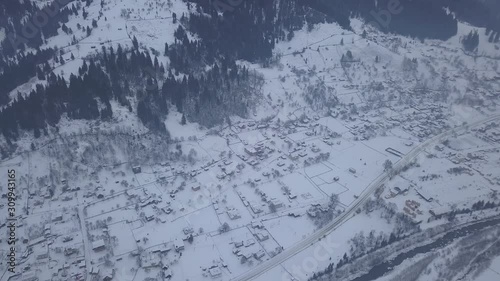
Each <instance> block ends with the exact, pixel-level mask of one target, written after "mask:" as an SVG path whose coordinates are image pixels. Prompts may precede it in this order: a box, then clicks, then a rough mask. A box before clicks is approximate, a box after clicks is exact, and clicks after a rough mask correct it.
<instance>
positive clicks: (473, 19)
mask: <svg viewBox="0 0 500 281" xmlns="http://www.w3.org/2000/svg"><path fill="white" fill-rule="evenodd" d="M441 1H442V5H443V6H444V7H449V8H450V11H452V12H454V13H455V15H456V17H457V19H459V20H461V21H466V22H469V23H470V24H472V25H474V26H477V27H486V28H488V29H490V30H492V31H493V33H494V34H500V16H499V15H500V1H498V0H471V1H454V0H441ZM494 36H496V35H494Z"/></svg>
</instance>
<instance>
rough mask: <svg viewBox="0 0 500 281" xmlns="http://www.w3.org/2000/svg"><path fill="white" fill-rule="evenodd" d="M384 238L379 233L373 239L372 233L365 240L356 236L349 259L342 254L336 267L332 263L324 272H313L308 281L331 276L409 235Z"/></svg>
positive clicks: (392, 235) (392, 234)
mask: <svg viewBox="0 0 500 281" xmlns="http://www.w3.org/2000/svg"><path fill="white" fill-rule="evenodd" d="M357 236H359V237H361V242H355V240H356V237H357ZM385 236H386V235H384V234H383V233H380V235H379V236H378V237H375V235H374V231H371V232H370V234H369V236H367V237H366V238H365V237H364V236H363V234H362V232H361V233H360V235H356V236H355V238H353V239H352V241H353V242H354V245H353V246H351V257H349V255H347V253H344V256H343V257H342V258H341V259H340V260H339V261H338V262H337V264H336V265H335V264H334V263H330V264H329V265H328V266H327V267H326V268H325V269H324V270H322V271H319V272H315V273H314V274H313V276H312V277H311V278H309V281H313V280H319V278H320V277H323V276H331V275H332V273H334V270H336V269H339V268H341V267H342V266H344V265H347V264H349V263H352V262H353V261H355V260H357V259H358V258H360V257H363V256H365V255H367V254H371V253H373V252H375V251H376V250H378V249H381V248H384V247H387V246H389V245H391V244H394V243H396V242H398V241H401V240H403V239H406V238H408V237H410V235H409V234H407V235H398V234H395V233H391V234H390V235H389V237H388V238H387V237H385ZM365 241H366V242H365ZM359 243H361V244H359ZM365 243H366V244H368V243H371V244H373V245H372V247H369V248H367V247H366V245H365ZM353 253H356V254H353Z"/></svg>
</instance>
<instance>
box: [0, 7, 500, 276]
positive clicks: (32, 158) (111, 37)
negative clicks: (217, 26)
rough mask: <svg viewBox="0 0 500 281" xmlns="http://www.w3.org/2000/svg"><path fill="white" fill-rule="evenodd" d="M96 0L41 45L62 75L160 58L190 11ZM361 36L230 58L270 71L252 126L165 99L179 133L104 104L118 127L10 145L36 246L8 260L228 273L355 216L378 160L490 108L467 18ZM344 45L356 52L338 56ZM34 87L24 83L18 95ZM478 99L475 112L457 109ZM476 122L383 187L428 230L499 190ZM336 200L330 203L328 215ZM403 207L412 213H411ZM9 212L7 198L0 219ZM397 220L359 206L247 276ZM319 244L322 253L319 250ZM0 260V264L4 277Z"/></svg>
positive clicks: (486, 134) (291, 271) (493, 85)
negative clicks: (424, 32) (55, 53)
mask: <svg viewBox="0 0 500 281" xmlns="http://www.w3.org/2000/svg"><path fill="white" fill-rule="evenodd" d="M103 3H104V6H103V7H102V8H101V5H100V3H98V1H94V3H92V4H91V6H90V7H88V8H87V11H88V13H89V15H88V18H87V19H86V20H84V19H83V18H80V17H74V16H73V17H71V18H70V21H69V23H68V24H67V25H68V27H70V28H71V29H72V30H73V31H74V35H75V38H76V39H77V41H78V42H77V43H74V42H72V38H71V37H70V36H68V35H66V34H64V33H63V32H62V31H61V32H59V33H60V35H58V36H55V37H52V38H50V39H49V40H48V42H47V44H46V46H51V47H54V46H58V47H59V48H61V49H63V50H64V52H65V54H64V55H63V57H64V58H65V59H66V60H69V61H67V62H66V63H65V64H64V65H57V64H56V63H55V62H52V61H51V66H53V67H54V72H56V73H58V74H62V75H64V76H65V77H66V78H68V77H69V76H70V74H71V73H76V72H77V70H78V67H79V66H80V65H81V63H82V61H83V60H84V59H85V58H86V57H88V56H90V55H92V54H95V53H96V52H97V51H99V50H100V49H101V48H102V47H109V46H113V48H115V49H116V48H117V47H118V44H120V45H122V46H131V45H132V41H131V38H133V37H134V36H136V37H137V39H138V41H139V42H140V45H141V48H144V49H148V50H155V51H157V52H159V54H160V56H159V60H160V62H161V63H164V64H165V65H166V64H168V58H166V57H165V56H163V55H162V53H163V48H164V44H165V43H169V44H170V43H172V42H173V41H174V37H173V32H174V30H175V29H176V28H177V26H178V25H179V24H180V23H179V22H177V23H173V21H172V13H173V12H174V11H175V13H176V14H177V15H181V14H182V13H187V12H188V8H187V6H186V4H185V2H183V1H180V0H175V1H174V0H172V1H165V2H164V1H136V0H111V1H104V2H103ZM92 19H96V20H97V23H98V28H96V29H94V30H93V32H92V34H91V35H90V36H88V37H87V36H86V34H85V32H83V31H82V30H79V29H78V27H77V25H80V26H87V25H91V22H92ZM353 29H354V31H353V32H350V31H345V30H342V29H341V28H340V27H339V26H338V25H336V24H319V25H316V26H315V27H314V28H313V29H312V30H311V31H307V30H306V28H305V29H304V30H302V31H299V32H296V33H295V36H294V38H293V39H292V40H291V41H289V42H280V43H278V44H277V45H276V48H275V50H274V53H275V54H279V55H280V56H281V59H280V60H279V62H278V63H277V64H275V65H272V66H270V67H268V68H264V67H262V66H261V65H257V64H251V63H248V62H245V61H240V62H239V63H240V64H242V65H247V66H248V67H249V68H250V69H251V70H255V71H257V72H258V73H260V74H262V75H263V77H264V80H265V84H264V89H263V92H264V97H265V98H264V100H262V101H261V103H260V104H259V106H258V107H257V109H256V112H255V114H252V116H251V117H250V118H248V119H247V120H242V119H241V118H236V117H234V118H233V117H231V120H232V126H226V127H224V126H225V125H224V126H218V127H216V128H212V129H207V128H203V127H201V126H199V125H198V124H194V123H189V122H188V123H187V124H185V125H181V118H182V114H180V113H178V112H177V111H175V110H174V109H172V110H171V112H170V113H169V115H168V117H167V120H166V121H165V125H166V128H167V130H168V131H169V132H170V134H171V137H172V139H173V140H175V143H174V144H173V145H167V144H166V142H165V141H164V140H161V139H157V138H156V137H155V136H150V135H149V134H148V131H147V129H146V128H145V127H144V126H143V125H142V124H141V122H140V121H139V120H138V119H137V117H135V115H133V114H130V113H129V112H128V110H127V109H125V108H123V107H121V106H120V105H118V104H117V103H116V102H113V103H112V106H113V113H114V114H113V122H109V123H100V122H88V121H75V120H69V119H67V118H63V120H62V121H61V123H60V128H61V130H60V131H59V132H58V136H57V137H55V138H53V139H50V138H49V137H42V138H40V139H34V138H33V137H32V136H26V137H24V138H23V140H22V141H21V142H20V143H19V149H18V150H19V151H24V152H23V153H20V154H18V155H17V156H15V157H14V158H11V159H8V160H6V161H3V162H2V163H0V172H1V173H2V174H4V175H5V174H7V169H16V173H17V182H18V186H19V187H18V190H17V192H18V194H17V196H18V198H19V199H18V201H17V204H18V207H17V213H18V216H19V217H18V224H19V226H18V228H17V235H18V237H19V239H20V240H21V241H23V240H24V239H27V240H28V242H27V243H23V244H19V245H20V246H19V249H17V252H18V256H19V258H18V259H19V261H22V263H25V264H30V265H31V268H30V269H25V273H23V274H25V275H28V273H27V272H35V273H37V274H38V275H39V280H50V278H52V277H54V278H56V279H57V280H64V278H65V277H67V278H68V279H66V280H72V279H69V278H70V276H71V277H72V278H75V280H82V279H78V278H79V277H77V275H78V274H80V275H81V276H84V275H86V274H87V275H88V274H90V272H87V270H86V269H93V270H95V271H97V269H100V272H101V273H100V274H101V276H102V275H103V274H104V273H105V272H108V271H110V270H111V269H115V271H114V280H120V281H127V280H145V279H146V278H148V277H149V278H153V279H155V280H162V279H161V278H163V277H165V276H167V275H169V274H171V275H172V280H233V278H235V277H237V276H239V275H241V274H243V273H245V272H246V271H248V270H251V268H252V267H254V266H255V265H257V264H261V263H265V262H266V261H268V260H270V259H271V258H272V257H273V256H275V255H279V254H280V252H281V251H283V250H285V249H288V248H291V247H293V245H295V244H296V243H298V242H300V241H301V240H303V239H305V237H307V236H309V235H310V234H312V233H314V232H315V231H317V228H318V221H321V220H331V219H332V218H329V219H328V218H326V219H325V218H324V216H325V215H324V214H328V213H329V212H330V211H331V212H332V213H334V214H336V215H338V214H339V213H341V212H344V211H346V210H350V207H351V206H353V205H354V203H355V202H356V200H357V199H358V197H359V196H360V195H361V194H362V193H363V192H364V191H365V189H366V188H367V187H368V186H369V185H370V183H372V182H373V181H374V180H375V179H376V178H377V177H379V176H380V175H381V174H382V173H384V170H387V169H386V167H385V163H386V162H387V161H390V163H391V164H394V165H395V164H396V163H398V161H400V160H401V159H402V158H403V157H404V156H405V155H407V154H408V153H409V152H410V151H411V150H412V149H413V148H414V147H416V146H417V145H419V144H420V143H422V142H424V141H425V140H426V139H428V138H430V137H431V136H433V135H436V134H438V133H442V132H443V131H446V130H449V129H450V128H452V127H454V126H455V125H461V124H462V123H463V122H464V121H465V122H470V121H471V120H478V119H481V118H485V117H487V116H493V115H495V114H498V113H499V110H498V108H497V104H498V94H499V93H500V82H499V79H498V78H496V80H495V79H493V77H500V74H499V72H498V60H494V59H489V58H486V57H481V56H479V57H477V58H475V59H474V58H472V57H470V56H467V55H465V54H464V53H463V52H462V51H461V50H460V47H461V44H460V42H459V38H460V36H462V35H464V34H467V33H468V32H469V31H470V30H471V27H470V26H468V25H465V24H460V26H459V34H458V35H457V36H456V37H453V38H451V39H450V40H448V41H446V42H437V41H433V40H429V41H426V42H420V41H416V40H413V39H411V38H405V37H401V36H396V35H391V34H382V33H379V32H378V31H375V30H373V29H371V28H369V27H367V26H364V25H363V23H362V22H360V21H359V20H353ZM365 29H366V30H369V32H368V36H367V37H366V38H363V37H362V36H361V34H362V31H363V30H365ZM479 31H480V32H479V33H480V34H482V35H481V39H480V40H481V42H485V41H487V37H485V36H484V30H483V29H479ZM2 36H3V33H2V31H1V30H0V40H1V38H2ZM189 36H190V38H196V36H195V35H194V34H189ZM341 40H342V41H343V44H341V43H340V42H341ZM480 46H481V47H480V49H479V51H478V53H479V54H480V55H487V56H497V55H498V50H496V49H495V48H494V44H480ZM347 51H350V52H352V55H353V58H354V62H350V63H349V65H343V64H342V63H341V62H340V60H341V57H342V55H344V54H346V53H347ZM71 54H73V55H74V56H75V59H74V60H72V61H71V60H70V59H69V58H70V56H71ZM405 58H411V59H413V58H415V59H417V60H418V62H419V63H418V66H417V67H415V68H411V67H410V69H408V66H407V65H405V63H407V62H405V61H406V60H405ZM38 82H40V81H38V80H37V78H33V79H32V80H30V81H29V82H28V83H27V84H25V85H22V86H20V87H18V88H17V89H15V90H14V91H12V93H11V98H15V97H17V93H18V92H27V91H28V89H32V88H33V87H34V86H35V83H38ZM421 88H426V89H427V91H424V92H422V91H421ZM312 89H315V90H317V91H320V92H321V93H322V95H321V97H322V98H320V99H319V100H314V101H312V102H307V100H309V101H310V100H311V99H314V98H312V92H314V91H313V90H312ZM495 95H496V96H495ZM471 97H481V98H482V99H483V101H484V105H483V106H481V107H474V106H468V105H466V104H465V103H462V104H456V105H453V106H451V105H450V104H451V103H458V101H460V100H466V99H467V98H471ZM334 100H335V103H336V104H337V105H336V106H330V103H331V102H332V101H334ZM337 101H338V103H337ZM266 117H271V118H268V119H265V118H266ZM262 120H265V121H262ZM471 129H474V130H472V131H468V132H467V133H464V134H460V135H457V136H454V137H452V138H449V139H448V140H447V141H446V142H444V143H440V144H439V145H438V146H436V147H434V148H432V149H427V150H426V151H424V152H422V153H421V154H420V156H419V158H418V161H416V164H415V165H414V166H412V167H411V168H409V169H408V170H407V171H403V172H401V173H399V174H398V175H395V176H394V177H392V179H391V180H390V181H389V182H387V183H386V184H385V186H384V189H383V191H382V192H381V193H380V194H378V196H380V197H381V198H384V200H385V201H386V202H387V203H388V204H391V203H393V204H394V205H395V209H396V210H397V212H398V213H406V214H407V215H408V216H409V217H410V218H411V219H412V220H413V222H415V223H418V222H421V224H420V227H421V228H422V229H426V228H428V227H432V226H435V225H436V224H438V223H445V222H444V220H445V219H442V221H439V220H438V221H437V222H436V221H434V220H429V218H432V217H433V215H431V214H430V212H429V211H432V212H434V213H436V214H442V213H445V212H448V211H450V210H456V209H461V208H469V207H470V206H471V205H472V204H473V203H475V202H477V201H479V200H485V201H487V200H490V199H492V198H496V194H497V192H498V190H499V189H500V174H499V173H498V167H499V165H500V162H499V160H498V159H500V158H499V157H500V152H499V149H500V138H499V135H500V129H499V128H498V127H492V128H488V129H485V130H477V128H471ZM50 133H51V136H53V135H54V136H55V134H53V132H50ZM32 145H33V147H34V148H33V147H32ZM454 168H455V170H453V169H454ZM457 171H459V172H457ZM406 189H407V190H406ZM0 190H1V191H2V193H4V190H2V189H0ZM332 195H335V196H338V202H337V205H336V206H335V207H333V209H334V210H333V209H332V207H331V206H329V205H328V203H329V200H330V198H331V196H332ZM408 202H416V203H418V207H416V208H412V209H411V210H410V209H409V208H408V207H407V206H408V204H409V203H408ZM411 204H412V203H410V205H411ZM5 208H6V206H5V204H4V203H3V202H2V204H0V209H3V210H2V212H0V218H1V220H0V221H2V222H3V221H5V219H6V214H7V212H6V211H4V210H5ZM80 209H83V213H84V217H81V216H80V215H79V210H80ZM334 211H335V212H334ZM351 211H352V210H351ZM354 211H356V210H354ZM337 212H338V213H337ZM336 215H334V216H336ZM59 216H62V218H60V217H59ZM82 224H84V225H86V229H87V231H86V233H83V231H82V230H83V226H82ZM47 227H48V228H49V229H48V230H47V229H46V228H47ZM393 229H394V225H392V224H391V223H388V221H387V220H385V219H382V218H381V215H380V211H379V210H374V211H373V212H370V213H368V214H367V213H365V212H361V211H360V212H358V213H357V214H356V215H354V216H353V217H352V218H351V219H349V220H348V221H347V222H346V223H345V224H343V225H342V226H341V227H340V228H338V229H337V230H335V231H333V232H331V233H329V234H328V235H326V236H325V237H324V239H325V240H326V241H329V243H331V244H332V245H335V246H334V247H333V246H332V248H329V249H322V248H321V249H319V250H318V247H320V246H319V245H321V244H320V243H316V244H314V245H311V247H309V248H308V249H306V250H305V251H302V252H300V253H298V254H297V255H295V256H292V257H290V258H289V259H288V260H286V261H285V262H283V263H282V264H281V266H277V267H274V268H272V269H271V270H269V271H268V272H266V273H265V274H263V275H261V276H260V277H259V278H258V279H257V280H263V281H264V280H301V281H302V280H304V281H305V280H308V278H310V277H311V276H312V274H314V273H315V272H317V271H320V270H323V269H324V268H326V267H327V266H328V265H329V264H330V263H332V262H333V263H337V262H338V261H339V260H340V259H342V256H343V255H344V253H349V251H350V248H351V245H352V242H351V241H350V240H351V238H353V236H354V235H355V234H357V233H359V232H364V233H365V234H368V233H370V232H371V231H374V232H375V233H377V234H379V233H383V234H385V235H389V234H390V233H391V232H392V231H393ZM67 237H69V238H67ZM37 239H38V240H37ZM34 240H36V241H37V243H36V244H35V245H30V243H31V241H34ZM100 242H102V243H103V246H101V247H97V246H95V247H94V244H95V245H98V243H100ZM5 247H6V244H5V243H2V244H1V246H0V253H2V254H3V253H4V252H5V251H6V250H7V249H6V248H5ZM318 251H327V252H328V258H323V255H321V256H320V258H318ZM46 253H48V254H46ZM45 254H46V255H45ZM89 255H90V256H89ZM2 262H3V261H2ZM82 263H83V264H82ZM410 263H411V262H405V263H404V264H403V265H402V266H401V267H402V268H403V267H404V266H405V265H407V266H409V265H410ZM5 268H6V263H0V272H3V271H4V270H5ZM19 268H22V267H21V266H19ZM496 269H499V270H496ZM400 270H401V269H398V270H397V271H400ZM496 271H500V266H499V260H498V259H496V260H495V261H494V262H493V263H492V264H491V266H490V267H489V268H488V269H487V270H486V271H485V272H484V273H483V274H482V275H480V276H479V277H478V278H477V279H476V280H477V281H486V280H488V281H489V280H496V279H498V272H496ZM1 276H2V275H0V280H4V279H3V277H1ZM87 280H88V279H87ZM380 280H391V279H380ZM425 280H430V279H425Z"/></svg>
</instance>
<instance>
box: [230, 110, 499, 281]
mask: <svg viewBox="0 0 500 281" xmlns="http://www.w3.org/2000/svg"><path fill="white" fill-rule="evenodd" d="M499 118H500V114H497V115H493V116H490V117H488V118H485V119H481V120H479V121H475V122H473V123H470V124H465V125H461V126H458V127H454V128H452V129H450V130H448V131H446V132H443V133H441V134H439V135H437V136H434V137H432V138H431V139H428V140H426V141H425V142H423V143H421V144H419V145H418V146H416V147H414V148H413V149H412V150H411V151H410V152H409V153H408V154H406V155H405V156H404V157H403V158H402V159H400V160H399V161H398V162H397V163H396V164H394V166H393V169H394V170H399V169H401V168H402V167H404V166H405V165H407V164H408V163H410V162H411V161H413V160H414V159H415V158H417V156H418V155H419V154H420V153H421V152H422V151H424V150H425V149H427V148H429V147H431V146H432V145H435V144H436V143H437V142H439V141H442V140H444V139H445V138H447V137H449V136H450V135H453V134H455V133H456V134H458V133H460V132H462V131H467V130H468V129H469V128H471V127H476V126H478V125H481V124H483V123H486V122H491V121H494V120H496V119H499ZM389 179H390V175H389V173H387V172H384V173H383V174H381V175H380V176H378V177H377V178H376V179H375V180H374V181H373V182H372V183H371V184H370V185H369V186H368V187H367V188H366V189H365V190H364V191H363V193H362V194H361V195H360V196H359V198H358V199H357V200H356V201H355V202H354V203H353V204H352V205H351V206H350V207H349V208H348V209H346V211H345V212H344V213H342V214H341V215H340V216H338V217H337V218H335V219H334V220H333V221H332V222H330V223H329V224H327V225H326V226H325V227H323V228H321V229H319V230H318V231H317V232H315V233H313V234H311V235H310V236H309V237H307V238H306V239H304V240H302V241H300V242H298V243H297V244H295V245H293V246H291V247H290V248H288V249H286V250H284V251H283V252H281V253H280V254H278V255H276V256H275V257H273V258H271V259H269V260H267V261H265V262H263V263H261V264H259V265H257V266H255V267H254V268H253V269H251V270H249V271H247V272H245V273H243V274H241V275H239V276H236V277H234V278H233V279H231V280H233V281H249V280H253V279H255V278H257V277H259V276H261V275H263V274H264V273H266V272H268V271H269V270H271V269H273V268H274V267H276V266H278V265H280V264H281V263H283V262H284V261H286V260H288V259H289V258H291V257H293V256H295V255H296V254H298V253H300V252H301V251H303V250H305V249H307V248H308V247H310V246H311V245H313V244H314V243H316V242H317V241H319V239H321V238H322V237H323V236H325V235H327V234H329V233H330V232H332V231H333V230H335V229H337V228H338V227H339V226H340V225H342V224H343V223H344V222H346V221H347V220H348V219H350V218H351V217H352V215H353V214H354V213H355V212H356V210H357V209H358V208H360V207H362V206H363V204H364V203H365V202H366V201H367V200H368V199H369V198H370V197H371V196H372V194H373V193H374V192H375V190H377V188H379V187H380V186H382V185H383V184H385V183H386V182H387V181H389Z"/></svg>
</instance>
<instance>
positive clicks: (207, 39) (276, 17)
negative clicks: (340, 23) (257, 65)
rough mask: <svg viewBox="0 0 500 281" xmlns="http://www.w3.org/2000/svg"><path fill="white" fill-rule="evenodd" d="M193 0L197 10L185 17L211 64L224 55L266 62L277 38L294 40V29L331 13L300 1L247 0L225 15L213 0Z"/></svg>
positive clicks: (315, 21)
mask: <svg viewBox="0 0 500 281" xmlns="http://www.w3.org/2000/svg"><path fill="white" fill-rule="evenodd" d="M190 2H192V3H194V4H195V5H196V11H197V12H193V13H191V14H190V15H189V18H188V19H185V21H186V25H187V26H188V29H189V30H190V31H191V32H194V33H196V34H197V35H198V36H199V38H201V39H202V42H203V44H205V45H206V46H205V48H206V50H203V51H204V52H203V54H206V59H207V63H208V64H210V63H212V62H213V61H210V60H213V59H214V58H219V57H221V56H223V57H227V58H233V59H244V60H247V61H250V62H258V61H264V60H266V59H268V58H270V57H271V55H272V50H273V48H274V45H275V44H276V42H277V41H279V40H289V39H291V38H292V37H293V32H294V31H297V30H299V29H302V28H303V27H304V25H305V24H306V23H307V24H310V25H313V24H315V23H319V22H325V21H326V20H327V16H325V15H324V14H322V13H319V12H316V11H314V10H312V9H310V8H309V7H307V6H305V5H304V3H303V2H304V1H299V0H292V1H290V0H277V1H264V0H247V1H242V3H241V4H240V5H239V6H237V7H235V8H234V10H232V11H227V12H225V13H224V14H223V15H219V13H218V10H217V8H216V6H215V5H214V4H213V2H211V1H205V0H190ZM182 20H183V19H181V21H182ZM180 41H183V40H182V39H181V40H180Z"/></svg>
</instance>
